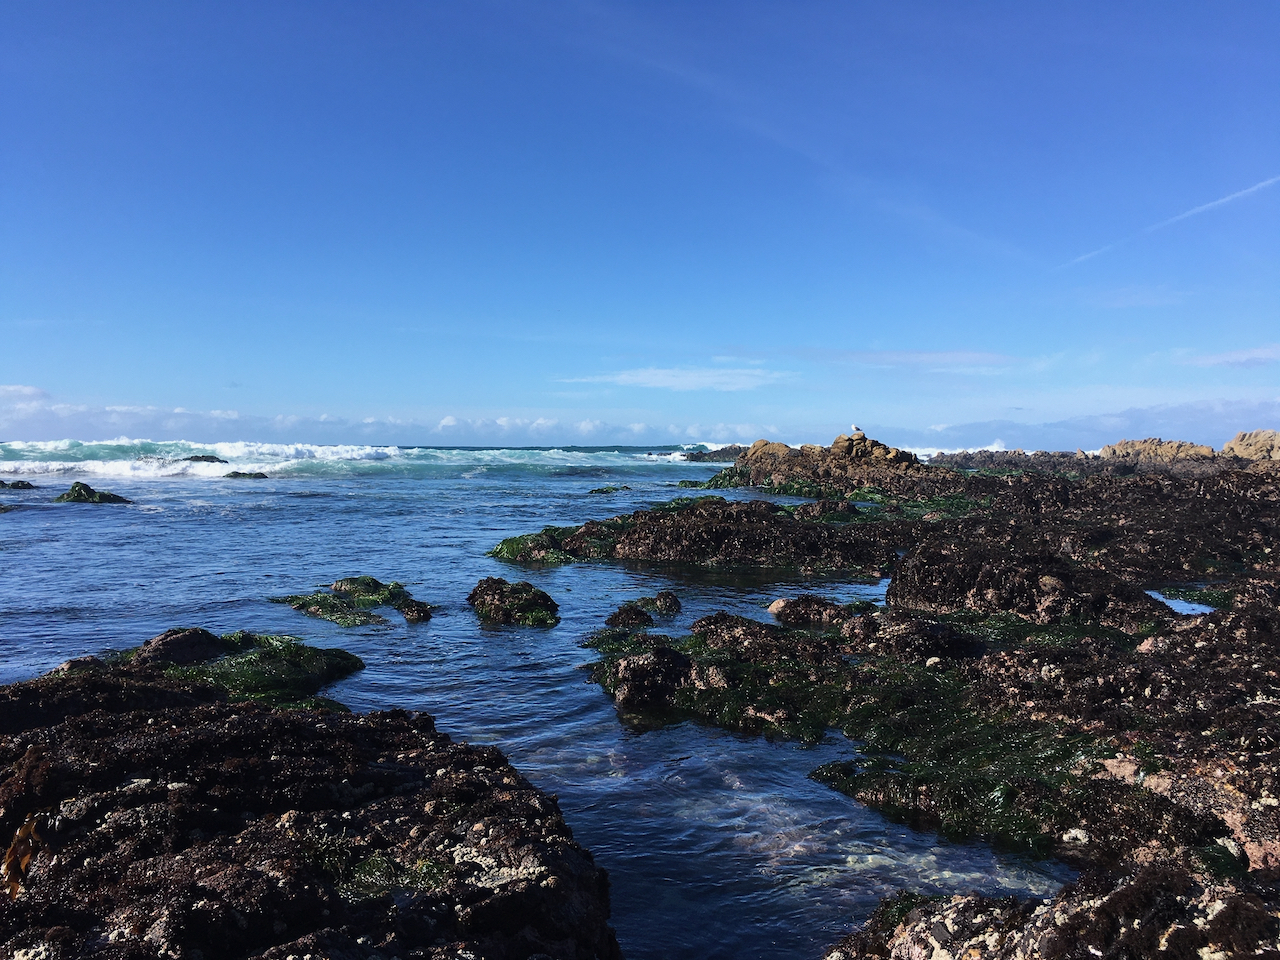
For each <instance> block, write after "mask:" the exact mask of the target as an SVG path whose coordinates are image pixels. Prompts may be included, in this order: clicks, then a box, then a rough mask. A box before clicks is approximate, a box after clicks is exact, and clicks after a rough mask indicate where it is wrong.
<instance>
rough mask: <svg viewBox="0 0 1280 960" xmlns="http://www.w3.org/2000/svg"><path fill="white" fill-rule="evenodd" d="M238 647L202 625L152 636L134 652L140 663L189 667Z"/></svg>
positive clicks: (137, 661)
mask: <svg viewBox="0 0 1280 960" xmlns="http://www.w3.org/2000/svg"><path fill="white" fill-rule="evenodd" d="M235 649H236V646H235V644H234V643H232V642H230V641H229V640H224V639H223V638H222V637H219V636H218V635H217V634H213V633H210V632H209V631H208V630H203V629H201V628H199V627H180V628H178V629H174V630H166V631H165V632H164V633H162V634H160V635H159V636H158V637H152V638H151V639H150V640H148V641H147V642H146V643H144V644H143V645H142V646H141V647H139V648H138V652H137V653H136V654H135V655H134V662H135V663H138V664H156V665H157V666H179V667H185V666H190V665H192V664H196V663H206V662H208V661H210V660H216V659H218V658H219V657H224V656H226V655H227V654H229V653H233V652H235Z"/></svg>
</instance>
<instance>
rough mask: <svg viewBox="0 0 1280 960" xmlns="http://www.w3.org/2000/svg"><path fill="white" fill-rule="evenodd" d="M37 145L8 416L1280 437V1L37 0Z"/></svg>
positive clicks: (1031, 440)
mask: <svg viewBox="0 0 1280 960" xmlns="http://www.w3.org/2000/svg"><path fill="white" fill-rule="evenodd" d="M0 129H2V130H3V134H2V135H0V384H4V385H6V386H3V387H0V439H51V438H53V437H62V436H74V437H80V438H85V439H87V438H93V437H101V436H107V435H110V436H114V435H118V434H121V433H124V434H129V435H132V436H150V437H152V438H153V439H163V438H178V437H183V438H186V439H206V440H207V439H249V438H279V439H289V440H359V439H368V440H372V441H379V442H387V441H390V442H423V443H447V442H471V443H475V442H497V441H501V442H511V443H540V442H555V443H567V442H607V441H616V440H618V439H620V438H623V437H630V438H634V439H635V440H636V442H639V443H657V442H664V441H665V442H672V441H676V440H697V439H719V440H737V439H746V440H750V439H754V438H755V437H757V436H761V435H765V434H767V435H770V436H774V437H778V438H781V439H787V440H792V441H799V440H807V441H825V440H828V439H830V437H831V436H833V435H834V434H835V433H836V432H837V431H839V430H842V429H847V428H848V425H849V424H850V423H851V422H853V421H857V422H858V424H859V426H866V427H868V428H870V429H872V430H873V431H875V432H876V433H877V434H879V435H882V436H884V437H885V438H886V439H889V440H890V441H897V442H901V443H912V444H917V445H922V444H928V443H930V442H936V443H937V444H938V445H942V446H947V445H959V444H961V443H964V444H981V443H988V442H991V441H992V440H994V439H997V438H1000V439H1003V440H1005V442H1007V443H1009V444H1010V445H1013V444H1014V443H1015V442H1016V443H1023V444H1026V445H1032V446H1037V445H1041V446H1043V445H1048V446H1065V447H1069V446H1075V445H1083V446H1090V445H1094V444H1095V443H1096V442H1097V441H1098V440H1100V439H1101V440H1105V439H1115V438H1118V436H1119V435H1130V436H1132V435H1135V434H1137V433H1143V434H1144V435H1145V433H1147V432H1155V431H1156V429H1157V428H1158V429H1159V430H1160V431H1161V432H1163V433H1165V434H1166V435H1180V436H1186V437H1187V438H1189V439H1199V440H1206V441H1210V442H1214V443H1221V442H1222V441H1223V440H1225V439H1227V438H1229V437H1230V435H1231V434H1232V433H1234V432H1235V431H1236V430H1237V429H1251V428H1256V427H1264V426H1268V427H1280V180H1277V179H1276V178H1280V5H1277V4H1276V3H1274V2H1257V3H1223V4H1203V3H1194V4H1193V3H1167V2H1161V3H1115V2H1106V3H1071V4H1053V5H1051V4H1042V3H1021V2H1019V3H971V4H957V3H950V2H945V3H911V2H904V3H882V2H877V3H846V2H831V3H806V2H785V3H784V2H776V3H753V2H741V0H735V2H725V3H685V2H680V3H677V2H666V3H629V4H620V3H570V2H564V3H534V2H521V3H491V2H483V0H477V2H468V3H426V2H413V3H397V2H380V3H376V4H368V3H333V2H315V0H308V2H296V3H283V2H270V0H254V2H249V3H233V2H218V3H170V2H163V3H160V2H157V3H140V2H124V3H113V4H102V3H62V2H47V0H41V2H23V0H9V2H6V3H5V4H4V5H2V6H0ZM1251 188H1252V189H1251ZM1219 201H1222V202H1219ZM1184 214H1186V215H1185V216H1184ZM175 410H177V411H178V412H177V413H175V412H174V411H175ZM321 418H323V419H321ZM1046 425H1048V426H1046ZM1112 434H1114V436H1113V435H1112Z"/></svg>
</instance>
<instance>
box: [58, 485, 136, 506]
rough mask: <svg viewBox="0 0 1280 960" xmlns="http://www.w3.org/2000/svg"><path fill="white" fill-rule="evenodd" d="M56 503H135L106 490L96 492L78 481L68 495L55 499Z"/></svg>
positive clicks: (61, 495) (64, 494)
mask: <svg viewBox="0 0 1280 960" xmlns="http://www.w3.org/2000/svg"><path fill="white" fill-rule="evenodd" d="M53 502H54V503H133V501H132V500H126V499H125V498H124V497H121V496H118V495H117V494H114V493H110V492H108V491H106V490H95V489H93V487H91V486H89V485H88V484H87V483H81V482H80V481H79V480H77V481H76V482H75V483H73V484H71V489H70V490H68V491H67V492H66V493H63V494H60V495H59V496H56V497H54V498H53Z"/></svg>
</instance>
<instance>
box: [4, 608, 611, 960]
mask: <svg viewBox="0 0 1280 960" xmlns="http://www.w3.org/2000/svg"><path fill="white" fill-rule="evenodd" d="M204 654H209V655H210V656H211V657H212V659H205V660H203V662H202V661H201V660H200V658H201V657H202V656H203V655H204ZM359 665H360V662H359V660H358V659H356V658H355V657H352V656H351V655H350V654H347V653H345V652H343V651H323V650H315V649H314V648H311V647H306V646H305V645H303V644H300V643H298V642H297V641H294V640H291V639H290V638H280V637H262V636H256V635H254V634H247V633H243V632H242V633H237V634H228V635H226V636H224V637H215V636H214V635H213V634H211V633H208V632H207V631H204V630H199V629H186V630H171V631H167V632H166V633H164V634H161V635H160V636H159V637H155V638H153V639H152V640H149V641H147V643H145V644H143V645H142V646H141V647H139V648H137V649H136V650H135V651H131V653H130V655H126V656H122V657H117V658H115V659H113V660H110V661H106V660H102V659H99V658H96V657H84V658H78V659H77V660H73V661H70V662H68V663H67V664H64V665H63V666H62V667H60V668H58V669H57V670H55V671H53V672H51V673H50V674H47V675H45V676H43V677H39V678H37V679H35V680H31V681H27V682H24V683H18V684H12V685H9V686H7V687H0V836H4V837H6V838H8V837H12V842H11V843H10V845H9V848H8V850H7V852H6V854H5V856H4V859H3V862H2V864H0V880H2V881H3V883H4V884H5V886H6V887H7V888H8V892H9V896H10V899H11V902H10V903H8V904H7V905H6V907H5V909H4V910H3V911H0V955H2V956H5V957H14V958H19V957H27V958H37V957H38V958H41V960H71V958H80V957H88V956H93V957H104V958H117V960H133V958H143V957H155V956H161V957H173V958H187V960H196V958H207V960H213V958H227V960H230V958H262V960H285V958H288V957H299V956H312V957H320V956H323V957H334V958H362V960H379V958H388V957H394V956H410V957H414V956H416V957H430V958H438V960H445V958H450V960H453V958H457V957H463V956H475V957H486V958H494V960H525V958H528V957H531V956H543V955H546V956H556V957H563V958H573V960H620V954H619V951H618V946H617V943H616V940H615V938H614V935H613V931H612V930H611V929H610V928H609V926H608V922H607V921H608V915H609V898H608V880H607V877H606V875H605V873H604V871H603V870H601V869H599V868H597V867H596V866H595V864H594V863H593V862H592V859H591V855H590V854H589V853H587V852H586V851H584V850H583V849H582V848H581V847H579V846H578V845H577V844H576V843H574V842H573V837H572V834H571V833H570V831H569V828H568V827H567V826H566V825H565V823H564V820H563V819H562V817H561V815H560V812H559V809H558V807H557V805H556V801H555V799H554V798H553V797H548V796H546V795H545V794H543V793H541V792H540V791H538V790H537V789H535V788H534V787H533V786H531V785H530V784H529V783H528V781H526V780H525V779H524V778H523V777H521V776H520V774H519V773H518V772H516V771H515V770H514V769H512V767H511V766H510V765H509V764H508V763H507V761H506V759H505V758H504V757H503V756H502V754H501V753H499V752H498V751H497V750H496V749H494V748H492V747H488V748H476V747H471V746H467V745H466V744H456V743H454V742H452V741H451V740H450V739H449V737H447V736H445V735H444V734H441V733H439V732H438V731H437V730H436V729H435V725H434V723H433V721H432V719H431V717H429V716H427V715H426V714H420V713H406V712H405V711H400V710H392V711H387V712H382V713H374V714H369V715H366V716H353V715H351V714H349V713H346V712H345V708H342V707H341V706H340V705H338V704H333V702H332V701H316V702H317V703H328V704H330V705H331V706H332V707H333V708H334V709H297V708H296V707H295V708H292V709H271V708H269V707H268V706H266V703H268V702H270V701H272V700H274V701H276V702H285V703H294V704H296V703H297V694H298V693H299V691H300V690H302V691H305V690H310V691H311V692H313V693H314V692H316V691H317V690H318V689H319V688H320V687H321V686H323V685H325V684H327V683H331V682H332V681H333V680H335V679H338V678H339V677H340V676H342V675H344V674H345V673H346V672H350V670H351V669H353V668H354V667H358V666H359ZM335 668H336V669H335Z"/></svg>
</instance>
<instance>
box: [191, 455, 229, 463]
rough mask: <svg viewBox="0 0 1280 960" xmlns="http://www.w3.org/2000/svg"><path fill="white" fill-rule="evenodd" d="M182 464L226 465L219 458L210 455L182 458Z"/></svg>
mask: <svg viewBox="0 0 1280 960" xmlns="http://www.w3.org/2000/svg"><path fill="white" fill-rule="evenodd" d="M182 459H183V462H184V463H226V462H227V461H226V460H223V459H222V458H221V457H215V456H214V455H213V454H211V453H199V454H196V455H195V456H194V457H183V458H182Z"/></svg>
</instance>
